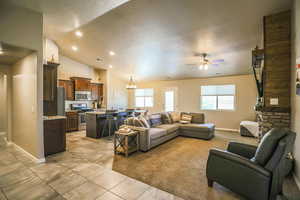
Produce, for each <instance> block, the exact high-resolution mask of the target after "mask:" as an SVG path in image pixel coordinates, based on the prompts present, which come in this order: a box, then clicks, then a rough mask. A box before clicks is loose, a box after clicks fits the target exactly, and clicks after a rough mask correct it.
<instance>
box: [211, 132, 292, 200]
mask: <svg viewBox="0 0 300 200" xmlns="http://www.w3.org/2000/svg"><path fill="white" fill-rule="evenodd" d="M295 137H296V134H295V133H294V132H291V131H289V130H287V129H272V130H271V131H269V132H268V133H267V134H266V135H265V136H264V137H263V138H262V141H261V142H260V144H259V146H258V147H256V146H252V145H247V144H241V143H236V142H231V143H229V145H228V148H227V150H225V151H222V150H217V149H211V150H210V153H209V157H208V161H207V168H206V176H207V180H208V186H209V187H212V186H213V182H217V183H219V184H221V185H224V186H225V187H227V188H229V189H230V190H232V191H233V192H236V193H237V194H240V195H241V196H243V197H245V198H247V199H250V200H258V199H259V200H275V199H276V196H277V195H280V194H281V193H282V184H283V181H284V178H285V176H286V175H287V174H288V173H289V172H290V171H291V169H292V165H293V159H292V156H291V152H292V150H293V145H294V141H295Z"/></svg>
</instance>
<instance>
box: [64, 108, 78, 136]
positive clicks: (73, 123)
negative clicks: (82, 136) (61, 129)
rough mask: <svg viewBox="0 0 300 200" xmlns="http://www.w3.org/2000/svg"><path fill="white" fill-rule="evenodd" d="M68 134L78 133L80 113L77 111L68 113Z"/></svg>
mask: <svg viewBox="0 0 300 200" xmlns="http://www.w3.org/2000/svg"><path fill="white" fill-rule="evenodd" d="M66 117H67V132H71V131H78V125H79V124H78V120H79V119H78V113H77V112H76V111H69V112H66Z"/></svg>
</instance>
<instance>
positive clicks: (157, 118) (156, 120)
mask: <svg viewBox="0 0 300 200" xmlns="http://www.w3.org/2000/svg"><path fill="white" fill-rule="evenodd" d="M149 118H150V122H151V127H156V126H159V125H161V124H162V121H161V115H160V114H152V115H150V116H149Z"/></svg>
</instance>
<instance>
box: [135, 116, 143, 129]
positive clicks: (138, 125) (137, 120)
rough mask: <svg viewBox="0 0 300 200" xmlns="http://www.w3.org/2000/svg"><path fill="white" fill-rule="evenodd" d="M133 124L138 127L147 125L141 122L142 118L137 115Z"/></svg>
mask: <svg viewBox="0 0 300 200" xmlns="http://www.w3.org/2000/svg"><path fill="white" fill-rule="evenodd" d="M133 124H134V126H136V127H145V126H144V124H143V122H141V120H140V119H139V118H137V117H134V119H133Z"/></svg>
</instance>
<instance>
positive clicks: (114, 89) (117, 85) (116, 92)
mask: <svg viewBox="0 0 300 200" xmlns="http://www.w3.org/2000/svg"><path fill="white" fill-rule="evenodd" d="M126 84H127V81H125V80H122V79H121V78H120V77H118V75H117V74H116V73H114V71H113V70H108V71H107V109H126V108H127V107H128V91H127V89H126Z"/></svg>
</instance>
